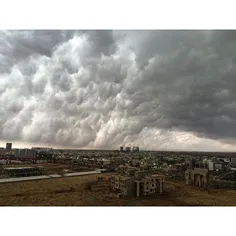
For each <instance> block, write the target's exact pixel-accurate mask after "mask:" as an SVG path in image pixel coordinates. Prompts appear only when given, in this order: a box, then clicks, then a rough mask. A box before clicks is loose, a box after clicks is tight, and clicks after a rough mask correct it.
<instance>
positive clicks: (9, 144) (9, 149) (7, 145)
mask: <svg viewBox="0 0 236 236" xmlns="http://www.w3.org/2000/svg"><path fill="white" fill-rule="evenodd" d="M11 149H12V143H6V150H7V151H11Z"/></svg>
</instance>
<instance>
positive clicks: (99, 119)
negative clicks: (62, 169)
mask: <svg viewBox="0 0 236 236" xmlns="http://www.w3.org/2000/svg"><path fill="white" fill-rule="evenodd" d="M235 64H236V33H235V31H1V32H0V139H1V140H2V141H5V140H8V141H13V142H22V143H24V144H27V143H38V144H47V145H50V146H57V147H72V148H84V147H88V148H117V147H118V146H119V145H127V144H135V145H139V146H140V147H141V148H143V149H157V150H158V149H162V150H163V149H165V150H207V151H210V150H217V151H218V150H219V151H232V150H236V148H234V146H235V144H236V131H235V129H234V128H235V127H236V110H235V109H236V81H235V75H236V67H235Z"/></svg>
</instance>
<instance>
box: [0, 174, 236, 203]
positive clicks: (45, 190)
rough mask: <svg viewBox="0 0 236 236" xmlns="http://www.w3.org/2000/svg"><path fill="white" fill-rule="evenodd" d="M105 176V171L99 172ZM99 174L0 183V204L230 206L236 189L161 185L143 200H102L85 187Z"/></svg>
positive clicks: (174, 184) (235, 195) (174, 183)
mask: <svg viewBox="0 0 236 236" xmlns="http://www.w3.org/2000/svg"><path fill="white" fill-rule="evenodd" d="M102 175H108V174H102ZM102 175H101V174H100V175H88V176H77V177H70V178H59V179H50V180H49V179H47V180H37V181H28V182H27V181H26V182H15V183H2V184H0V205H1V206H204V205H205V206H206V205H208V206H209V205H210V206H233V205H236V190H235V191H234V190H228V191H227V190H214V191H213V190H211V191H207V190H204V189H200V188H196V187H189V186H185V185H184V184H183V183H181V182H168V183H166V184H165V192H166V193H165V194H164V195H162V196H155V197H148V198H143V199H136V198H123V199H115V200H112V201H105V200H104V199H102V197H101V196H100V197H99V195H97V194H94V193H93V192H91V191H89V190H87V189H86V185H87V183H89V182H93V181H95V180H96V179H97V176H102Z"/></svg>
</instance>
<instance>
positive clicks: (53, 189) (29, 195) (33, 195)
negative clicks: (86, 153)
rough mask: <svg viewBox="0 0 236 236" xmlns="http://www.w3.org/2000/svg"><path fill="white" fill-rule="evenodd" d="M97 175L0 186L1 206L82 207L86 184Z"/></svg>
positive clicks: (84, 200) (84, 202) (85, 202)
mask: <svg viewBox="0 0 236 236" xmlns="http://www.w3.org/2000/svg"><path fill="white" fill-rule="evenodd" d="M97 176H98V175H88V176H77V177H69V178H58V179H47V180H37V181H25V182H15V183H3V184H0V205H1V206H26V205H31V206H83V205H90V204H89V203H87V201H86V194H85V188H86V183H88V182H90V181H94V180H96V179H97Z"/></svg>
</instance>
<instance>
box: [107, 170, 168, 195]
mask: <svg viewBox="0 0 236 236" xmlns="http://www.w3.org/2000/svg"><path fill="white" fill-rule="evenodd" d="M163 183H164V176H161V175H155V174H151V173H150V171H136V172H135V173H134V175H133V176H127V175H126V176H124V175H123V176H122V175H115V176H112V177H111V187H112V189H113V190H115V191H119V192H120V193H121V194H122V195H123V196H137V197H140V196H148V195H153V194H155V193H158V192H159V193H162V192H163Z"/></svg>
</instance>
